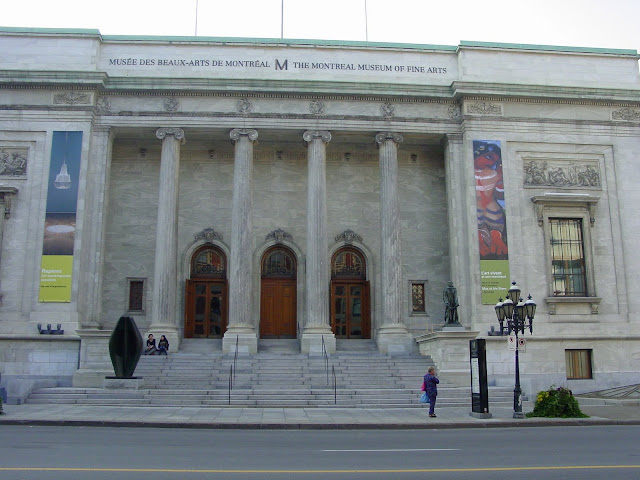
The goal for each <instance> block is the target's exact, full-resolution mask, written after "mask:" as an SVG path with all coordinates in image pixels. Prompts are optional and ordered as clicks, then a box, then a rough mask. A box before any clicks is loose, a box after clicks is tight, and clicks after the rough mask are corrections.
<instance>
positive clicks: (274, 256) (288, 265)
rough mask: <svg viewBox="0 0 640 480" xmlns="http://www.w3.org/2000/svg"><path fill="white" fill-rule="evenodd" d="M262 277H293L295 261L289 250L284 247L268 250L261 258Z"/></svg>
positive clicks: (294, 274) (294, 275)
mask: <svg viewBox="0 0 640 480" xmlns="http://www.w3.org/2000/svg"><path fill="white" fill-rule="evenodd" d="M262 277H263V278H295V277H296V261H295V258H294V256H293V254H292V253H291V252H289V251H288V250H284V249H281V248H279V249H276V250H270V251H269V252H267V253H266V255H265V256H264V258H263V260H262Z"/></svg>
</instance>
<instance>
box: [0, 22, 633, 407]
mask: <svg viewBox="0 0 640 480" xmlns="http://www.w3.org/2000/svg"><path fill="white" fill-rule="evenodd" d="M638 59H639V57H638V55H637V53H636V51H634V50H612V49H597V48H573V47H555V46H539V45H513V44H495V43H482V42H462V43H461V44H460V45H458V46H440V45H409V44H380V43H371V42H336V41H318V40H287V39H285V40H280V39H277V40H273V39H240V38H237V39H236V38H206V37H135V36H107V35H101V34H100V33H99V32H98V31H96V30H49V29H20V28H0V202H1V204H2V207H3V209H4V215H3V216H0V242H1V243H0V300H1V302H0V388H2V389H4V392H5V394H6V397H7V398H8V399H9V401H16V402H19V401H22V400H23V399H24V398H25V396H26V395H27V394H28V392H29V391H30V389H32V388H34V387H36V386H39V385H52V384H53V385H59V386H64V385H74V386H99V385H100V382H101V381H102V379H104V376H105V374H109V371H110V361H109V354H108V347H107V344H108V340H109V336H110V334H111V332H112V330H113V328H114V326H115V324H116V322H117V321H118V319H119V318H120V317H121V316H123V315H126V316H131V317H132V318H134V320H135V322H136V324H137V326H138V328H139V329H140V331H141V333H142V334H143V336H146V335H147V334H149V333H153V334H154V335H155V336H156V337H159V336H160V335H162V334H163V335H166V336H167V337H168V338H169V341H170V343H171V348H172V351H174V352H175V351H179V350H180V343H181V341H182V340H183V339H185V338H203V339H212V340H214V339H221V341H220V340H217V342H218V343H214V342H212V345H214V344H215V345H220V347H219V348H221V349H222V351H223V352H225V353H230V352H231V351H232V350H233V349H235V348H236V345H238V349H239V351H240V353H241V354H244V355H253V354H255V353H256V352H258V351H259V349H260V340H261V339H297V340H298V341H299V348H300V352H301V353H303V354H309V355H318V354H320V353H321V352H322V349H326V350H327V351H328V353H329V354H332V353H334V352H335V350H336V340H337V339H338V340H339V339H345V340H350V339H353V340H355V339H371V340H372V341H374V342H375V344H376V345H377V348H378V350H379V352H380V353H382V354H386V355H407V354H423V355H430V356H431V357H432V358H433V360H434V361H435V363H436V366H437V367H438V369H439V370H440V372H441V373H442V375H449V378H457V379H458V381H459V382H460V383H461V384H466V385H468V384H469V383H468V382H469V353H468V352H469V351H468V348H469V347H468V341H469V340H470V339H473V338H485V339H486V340H487V360H488V374H489V381H490V383H492V384H496V385H501V384H504V385H510V384H512V382H513V371H514V366H513V352H511V351H509V349H508V345H507V340H506V338H505V337H500V336H497V335H492V333H496V332H495V331H493V330H494V329H499V327H498V322H497V319H496V314H495V311H494V305H495V304H496V302H497V301H498V298H499V297H504V295H505V294H506V291H507V290H508V289H509V286H510V284H511V281H512V280H517V284H518V286H519V287H520V288H521V289H522V293H523V296H525V298H526V296H527V295H528V294H530V295H531V296H532V298H533V299H534V301H535V302H536V304H537V310H536V313H535V319H534V328H533V333H532V334H529V333H528V332H527V334H526V335H525V338H526V349H525V350H523V351H522V352H521V353H520V358H521V362H522V366H521V375H522V379H523V386H525V389H528V390H529V392H531V391H535V390H537V389H544V388H548V387H549V386H550V385H552V384H555V385H568V386H569V387H570V388H572V389H573V390H574V391H593V390H599V389H604V388H608V387H613V386H621V385H628V384H631V383H637V372H638V371H639V370H640V319H639V317H638V312H639V310H640V300H639V299H638V295H634V292H637V291H640V278H639V276H638V275H637V274H636V273H634V272H637V271H638V270H640V257H639V256H638V255H636V254H635V247H636V242H637V238H638V236H639V235H640V215H638V214H637V211H636V207H638V206H639V205H640V198H639V197H640V193H638V192H636V190H637V189H638V188H637V186H638V185H640V168H639V165H640V164H639V163H638V162H636V160H635V157H636V155H637V154H638V152H639V151H640V77H639V71H638ZM634 165H635V167H634ZM449 281H451V282H452V283H453V285H454V286H455V288H456V289H457V295H458V299H459V307H458V310H457V314H458V319H459V323H460V325H457V324H453V325H450V324H447V325H443V324H444V318H445V305H444V302H443V291H444V290H445V288H447V285H448V283H449ZM492 326H493V327H494V328H492ZM443 327H444V328H443ZM346 345H348V342H347V343H346ZM212 348H213V347H212ZM111 372H112V370H111Z"/></svg>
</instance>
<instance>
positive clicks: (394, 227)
mask: <svg viewBox="0 0 640 480" xmlns="http://www.w3.org/2000/svg"><path fill="white" fill-rule="evenodd" d="M400 142H402V135H400V134H398V133H391V132H383V133H378V134H377V135H376V143H377V144H378V147H379V161H380V245H381V252H380V277H381V284H382V285H381V286H382V288H381V294H382V318H381V319H380V327H379V328H378V331H377V338H376V340H377V343H378V349H379V350H380V352H381V353H385V354H405V353H410V352H411V351H412V349H413V345H412V344H413V339H412V338H411V335H410V334H409V332H408V330H407V327H406V325H405V324H404V322H403V315H402V254H401V251H400V218H399V213H400V209H399V202H398V144H399V143H400Z"/></svg>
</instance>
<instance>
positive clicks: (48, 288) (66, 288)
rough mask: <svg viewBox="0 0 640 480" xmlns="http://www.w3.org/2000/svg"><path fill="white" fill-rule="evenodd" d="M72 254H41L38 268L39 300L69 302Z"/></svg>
mask: <svg viewBox="0 0 640 480" xmlns="http://www.w3.org/2000/svg"><path fill="white" fill-rule="evenodd" d="M72 271H73V255H43V256H42V269H41V270H40V297H39V300H40V301H41V302H63V303H64V302H66V303H68V302H70V301H71V273H72Z"/></svg>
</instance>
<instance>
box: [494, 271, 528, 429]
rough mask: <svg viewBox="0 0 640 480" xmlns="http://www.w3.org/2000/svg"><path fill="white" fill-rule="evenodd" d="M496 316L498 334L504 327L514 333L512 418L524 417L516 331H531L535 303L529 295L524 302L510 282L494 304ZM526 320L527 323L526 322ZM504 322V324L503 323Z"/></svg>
mask: <svg viewBox="0 0 640 480" xmlns="http://www.w3.org/2000/svg"><path fill="white" fill-rule="evenodd" d="M495 310H496V316H497V317H498V322H499V323H500V335H503V334H504V330H505V327H506V329H507V331H508V334H509V335H511V332H515V334H516V386H515V388H514V389H513V418H524V414H523V413H522V389H521V388H520V359H519V357H518V333H522V334H523V335H524V329H525V328H528V329H529V332H530V333H533V317H534V315H535V314H536V303H535V302H534V301H533V299H532V298H531V295H529V298H528V299H527V301H526V302H523V301H522V298H521V297H520V288H519V287H518V286H517V285H516V282H512V283H511V288H509V293H508V294H507V299H506V300H505V301H504V302H503V301H502V298H500V299H499V300H498V303H497V304H496V306H495ZM527 320H528V321H529V323H528V324H527ZM505 323H506V325H505Z"/></svg>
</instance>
